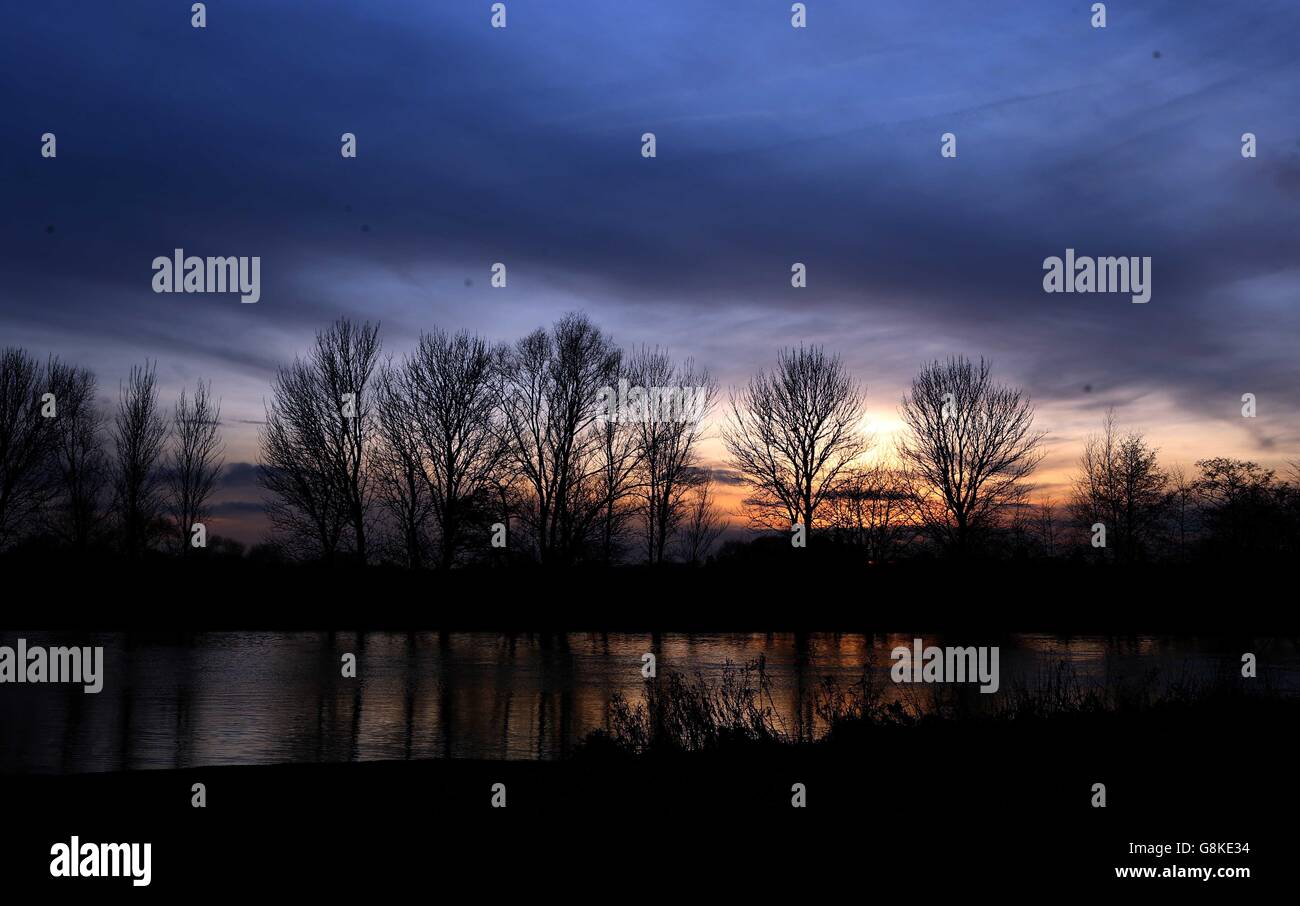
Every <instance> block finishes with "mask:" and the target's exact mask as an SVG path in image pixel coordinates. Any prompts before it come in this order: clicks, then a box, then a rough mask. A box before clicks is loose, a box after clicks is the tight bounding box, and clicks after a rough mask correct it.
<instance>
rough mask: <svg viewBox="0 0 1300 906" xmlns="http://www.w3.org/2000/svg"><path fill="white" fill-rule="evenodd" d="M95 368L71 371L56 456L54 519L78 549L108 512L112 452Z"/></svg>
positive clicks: (59, 531)
mask: <svg viewBox="0 0 1300 906" xmlns="http://www.w3.org/2000/svg"><path fill="white" fill-rule="evenodd" d="M97 390H98V382H97V381H96V379H95V375H94V374H92V373H91V372H90V371H88V370H86V369H84V368H79V369H75V370H73V371H72V373H71V374H70V376H69V380H68V382H67V389H66V391H65V395H64V398H63V399H61V400H60V401H59V415H58V418H57V419H56V421H55V429H56V432H57V439H56V441H55V451H54V461H55V463H56V469H57V473H58V479H59V495H58V498H57V499H56V502H55V507H54V510H55V511H54V513H53V514H52V515H53V520H52V521H53V525H54V531H55V534H56V535H58V536H59V537H61V538H62V539H63V540H64V541H65V542H66V543H68V544H70V545H72V546H73V547H74V548H76V549H78V550H85V549H86V548H87V547H89V546H90V544H91V541H92V539H93V538H94V536H95V532H96V530H97V529H98V527H99V526H100V524H101V523H102V521H103V518H104V491H105V488H106V487H107V484H108V477H109V466H108V458H107V456H106V455H105V452H104V425H105V419H104V414H103V412H102V411H101V410H100V408H99V405H98V401H97V400H96V393H97Z"/></svg>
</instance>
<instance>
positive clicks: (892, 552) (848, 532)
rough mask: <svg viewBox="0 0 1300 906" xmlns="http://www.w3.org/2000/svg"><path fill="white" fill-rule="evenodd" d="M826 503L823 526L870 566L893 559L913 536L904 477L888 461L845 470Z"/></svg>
mask: <svg viewBox="0 0 1300 906" xmlns="http://www.w3.org/2000/svg"><path fill="white" fill-rule="evenodd" d="M827 503H828V512H827V517H826V521H827V524H828V525H829V526H830V527H831V528H832V529H833V530H834V531H835V533H836V534H837V535H838V536H839V537H841V538H843V539H844V540H846V541H848V542H849V543H850V544H853V545H855V546H858V547H860V548H862V550H863V552H864V554H865V556H866V559H867V561H868V562H870V563H884V562H888V561H889V560H892V559H894V558H895V557H896V556H897V555H898V553H899V552H900V551H901V550H902V548H903V546H904V545H905V544H906V543H907V541H908V535H909V533H910V534H914V529H913V527H912V526H911V525H910V524H909V523H908V521H907V513H908V509H909V507H908V503H909V498H908V485H907V480H906V476H904V475H903V473H902V472H900V471H899V469H898V467H897V466H896V465H893V464H891V463H889V462H884V461H880V462H874V463H872V464H871V465H867V466H854V467H852V468H849V469H846V470H845V472H844V475H843V479H842V480H841V481H840V482H839V483H838V485H837V486H836V488H835V490H834V491H832V492H831V494H830V495H829V496H828V498H827Z"/></svg>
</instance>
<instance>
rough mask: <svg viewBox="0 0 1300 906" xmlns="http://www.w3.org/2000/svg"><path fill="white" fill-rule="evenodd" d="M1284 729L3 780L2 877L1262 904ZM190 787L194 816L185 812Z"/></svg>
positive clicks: (935, 730)
mask: <svg viewBox="0 0 1300 906" xmlns="http://www.w3.org/2000/svg"><path fill="white" fill-rule="evenodd" d="M1298 708H1300V702H1296V701H1295V700H1293V699H1263V698H1249V699H1243V700H1238V701H1236V702H1227V701H1215V702H1204V701H1203V702H1199V703H1197V702H1188V703H1184V704H1182V705H1173V706H1170V707H1168V708H1167V709H1166V710H1163V711H1147V712H1145V713H1138V712H1132V713H1121V714H1116V713H1095V714H1086V713H1074V714H1070V715H1061V716H1057V717H1043V718H1040V719H1025V720H1012V721H1004V722H998V723H992V722H989V721H973V720H972V721H964V720H946V721H944V720H935V721H931V722H928V723H925V722H923V723H919V724H913V725H903V724H899V725H896V726H893V727H878V728H877V730H878V732H874V733H859V734H852V735H849V736H845V737H843V738H842V739H840V740H839V741H838V742H833V743H830V744H825V743H823V744H802V745H780V744H775V743H770V742H769V743H766V744H764V743H759V744H745V745H733V746H720V747H717V748H715V749H713V750H711V751H702V752H696V753H691V754H683V753H677V754H673V755H669V756H662V757H642V758H629V757H623V756H615V757H610V753H609V752H608V751H600V750H598V749H590V748H588V749H585V750H584V751H583V752H582V753H580V754H579V755H578V756H577V757H574V758H571V759H568V760H564V761H559V762H511V761H483V760H424V761H410V762H372V763H343V764H295V765H271V766H212V767H196V768H189V769H184V770H159V771H135V772H118V773H108V774H89V775H74V776H13V775H10V776H3V777H0V801H3V802H4V804H5V814H6V815H7V816H8V818H7V820H6V821H5V822H3V825H4V831H3V838H4V840H5V842H6V843H7V847H8V848H7V849H6V853H7V854H8V858H7V860H6V862H7V864H8V866H9V870H10V877H11V878H20V879H21V880H22V882H23V883H25V884H27V883H47V882H49V883H63V882H61V881H58V882H56V881H53V879H50V878H49V876H48V872H47V871H46V870H45V869H46V867H47V866H48V863H49V856H48V855H47V853H48V852H49V847H50V846H51V845H52V844H53V843H56V842H59V841H66V840H67V839H68V834H71V833H76V834H78V835H79V837H80V839H82V840H87V841H96V842H104V841H133V842H139V841H150V842H152V843H153V844H154V848H153V878H154V880H153V882H152V885H151V886H152V887H153V888H154V889H159V890H165V891H179V890H192V889H195V886H198V887H202V888H204V889H216V888H221V889H225V888H228V887H234V888H242V889H250V884H251V879H252V878H253V877H261V876H263V875H265V876H266V878H267V880H266V887H267V888H268V889H279V888H280V887H283V888H285V889H295V890H300V889H313V890H314V889H322V890H333V889H336V888H337V889H341V887H340V885H342V886H348V885H349V884H352V883H355V884H358V885H360V886H362V887H367V889H371V890H374V889H377V888H375V887H374V885H375V884H376V883H379V879H382V885H383V886H381V887H380V888H378V889H385V888H386V886H387V885H388V884H390V883H391V884H396V882H397V879H405V880H406V881H417V880H421V879H425V880H427V879H428V878H427V877H426V875H425V872H427V871H436V873H437V879H438V880H442V881H444V882H445V881H446V880H448V879H450V878H452V877H455V878H458V879H461V880H466V881H470V882H472V883H477V884H486V885H488V886H489V887H492V889H494V890H495V889H496V887H495V886H493V885H497V884H499V883H505V882H506V880H507V879H505V878H503V877H501V876H502V875H503V874H504V875H508V876H511V878H513V879H514V880H520V875H519V873H521V872H522V873H525V874H526V873H527V872H528V871H530V870H536V871H539V872H543V874H539V875H536V876H534V886H535V885H536V884H539V883H549V882H548V881H546V879H548V878H553V879H555V880H554V883H561V884H562V883H563V882H562V881H561V880H560V879H559V876H558V875H557V874H556V873H557V872H560V871H561V869H563V871H564V872H565V873H568V872H576V873H580V874H582V875H583V876H584V877H586V876H587V875H586V872H587V869H588V868H589V867H590V868H592V870H594V871H601V870H611V869H613V868H615V867H616V866H617V865H619V864H622V865H624V866H625V867H626V870H627V871H628V872H631V877H639V878H641V879H642V881H641V882H638V883H647V884H648V883H664V884H667V883H671V882H673V881H674V879H677V880H681V876H680V875H679V874H678V872H680V871H681V870H682V868H681V867H682V866H683V865H685V864H687V863H695V864H700V866H701V867H702V868H703V869H704V871H705V872H706V873H712V874H713V875H714V878H715V880H718V881H723V882H725V881H726V880H727V879H728V878H731V877H732V873H737V874H736V877H737V879H739V878H740V877H743V878H746V879H750V880H752V879H753V878H754V877H755V876H758V875H763V876H766V874H767V873H769V872H776V873H777V874H779V875H781V876H782V879H784V880H789V876H790V874H791V873H794V874H795V875H798V874H800V873H801V872H804V871H808V870H811V869H813V868H814V867H818V870H825V869H826V868H828V867H830V866H835V870H837V871H839V870H845V871H853V872H854V873H855V876H858V877H861V878H862V882H863V884H864V885H866V886H874V885H875V884H877V883H890V884H896V883H903V881H904V880H905V879H906V878H908V877H911V878H912V879H913V880H916V879H918V878H921V877H927V876H928V875H927V874H925V873H928V872H935V871H938V872H940V873H942V874H945V875H950V876H952V877H959V878H960V877H966V876H967V875H966V874H964V873H970V874H969V877H970V878H971V879H973V880H971V882H970V883H971V884H976V883H977V884H978V886H979V887H980V888H981V889H985V890H990V891H1016V890H1026V891H1027V890H1028V889H1030V888H1031V887H1032V886H1034V885H1036V884H1039V883H1043V882H1048V883H1057V884H1069V886H1071V887H1072V888H1073V887H1076V886H1085V887H1086V886H1091V885H1093V884H1109V885H1114V884H1117V883H1132V882H1118V881H1116V879H1115V878H1114V874H1113V868H1114V867H1115V866H1126V865H1132V866H1141V865H1156V866H1164V865H1168V864H1171V862H1172V860H1170V859H1168V858H1166V859H1164V860H1163V861H1162V860H1161V859H1159V858H1156V857H1153V856H1150V855H1144V856H1139V855H1134V854H1133V853H1132V852H1131V846H1132V845H1133V844H1134V843H1135V842H1143V843H1151V842H1157V843H1160V842H1168V843H1172V842H1188V843H1191V844H1193V845H1195V844H1198V843H1200V842H1213V841H1233V842H1242V843H1246V844H1248V845H1249V847H1250V851H1249V853H1242V854H1234V855H1225V854H1202V853H1196V852H1193V853H1190V854H1185V855H1181V856H1179V857H1178V859H1177V861H1178V863H1180V864H1183V865H1195V866H1202V865H1209V866H1217V867H1222V866H1238V867H1240V866H1246V867H1249V868H1250V869H1251V870H1252V873H1253V875H1254V878H1253V880H1256V881H1263V882H1265V883H1268V881H1269V879H1270V878H1271V879H1272V882H1273V883H1278V882H1279V880H1280V878H1281V877H1282V875H1281V874H1280V873H1279V872H1281V871H1283V868H1282V866H1283V865H1284V864H1288V863H1289V860H1290V858H1291V856H1290V849H1289V847H1290V842H1289V841H1290V840H1291V839H1293V838H1294V820H1295V818H1294V816H1295V814H1296V809H1297V807H1298V806H1300V797H1298V796H1297V784H1296V783H1295V781H1294V777H1293V768H1294V765H1293V760H1294V758H1293V751H1292V749H1291V742H1290V737H1291V735H1292V730H1293V728H1294V726H1295V725H1296V723H1295V721H1296V717H1297V709H1298ZM195 784H202V790H203V796H204V802H205V805H204V807H203V808H196V807H194V805H193V802H194V798H195V796H196V792H195V790H196V787H195ZM1097 784H1102V785H1104V795H1105V806H1104V807H1097V806H1096V805H1095V803H1096V802H1097V795H1098V789H1097V787H1096V785H1097ZM799 797H802V801H803V802H804V803H805V805H804V806H803V807H801V808H800V807H795V805H794V804H793V803H794V801H795V800H796V799H797V798H799ZM494 800H495V801H497V802H498V803H499V802H502V801H504V806H505V807H504V808H500V807H494V805H493V802H494ZM372 860H373V861H372ZM808 860H811V861H808ZM817 860H821V861H820V862H818V861H817ZM589 862H592V863H594V864H593V865H590V866H589V865H588V863H589ZM361 866H365V867H364V868H362V867H361ZM909 872H918V873H922V874H912V875H909V874H908V873H909ZM623 877H624V883H629V881H628V877H629V876H628V875H626V874H625V875H624V876H623ZM652 879H653V880H652ZM96 883H100V884H103V883H109V882H96ZM123 883H125V882H123ZM259 883H261V882H259Z"/></svg>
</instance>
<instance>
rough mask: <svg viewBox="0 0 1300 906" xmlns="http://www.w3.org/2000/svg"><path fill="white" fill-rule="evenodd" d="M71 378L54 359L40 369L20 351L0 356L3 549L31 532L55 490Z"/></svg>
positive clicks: (0, 543)
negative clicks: (61, 410)
mask: <svg viewBox="0 0 1300 906" xmlns="http://www.w3.org/2000/svg"><path fill="white" fill-rule="evenodd" d="M71 378H72V369H70V368H68V367H67V366H65V365H61V364H60V363H59V362H58V361H57V360H56V359H50V360H49V361H47V362H46V364H45V365H44V366H42V365H41V364H40V363H39V362H37V360H36V359H34V358H33V357H32V356H30V355H28V354H27V353H26V352H25V351H23V350H21V349H18V348H12V347H11V348H7V349H5V350H4V352H3V353H0V548H3V547H5V546H6V545H7V544H8V543H10V542H11V541H12V540H13V539H14V538H15V537H17V535H18V534H19V533H20V532H21V531H22V530H24V529H25V528H28V527H30V526H31V524H32V522H33V521H34V520H35V519H36V518H37V517H38V516H39V515H40V513H41V510H42V509H43V508H44V507H45V505H46V504H47V503H49V501H50V500H51V499H52V498H53V496H54V495H55V493H56V491H57V484H56V480H55V479H56V472H55V471H54V469H53V468H52V466H53V463H52V454H53V453H54V450H55V447H56V444H57V441H58V428H57V426H58V421H57V418H58V416H57V412H58V407H59V405H60V404H61V403H63V404H66V403H67V402H68V398H69V396H70V390H69V388H70V386H71ZM46 394H50V396H48V397H47V396H46Z"/></svg>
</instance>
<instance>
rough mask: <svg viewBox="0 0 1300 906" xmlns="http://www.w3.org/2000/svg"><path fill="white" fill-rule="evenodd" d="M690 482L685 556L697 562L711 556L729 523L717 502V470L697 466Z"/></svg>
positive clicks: (684, 526) (683, 538) (683, 536)
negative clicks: (714, 477)
mask: <svg viewBox="0 0 1300 906" xmlns="http://www.w3.org/2000/svg"><path fill="white" fill-rule="evenodd" d="M687 484H688V485H689V487H690V492H689V493H688V494H687V497H686V514H685V518H684V519H683V520H682V528H681V549H682V559H683V560H685V561H686V562H687V563H689V564H691V565H692V566H695V565H698V564H700V563H702V562H703V561H704V558H705V557H707V556H708V554H709V552H710V551H711V550H712V549H713V545H714V544H716V543H717V540H718V538H719V537H721V535H722V531H723V529H725V528H726V525H725V524H724V523H723V521H722V516H721V515H720V514H719V513H718V509H717V507H716V506H715V505H714V501H713V484H714V482H713V473H712V472H711V471H710V470H708V469H700V470H697V471H696V472H695V474H693V475H691V476H690V478H689V480H688V481H687Z"/></svg>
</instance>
